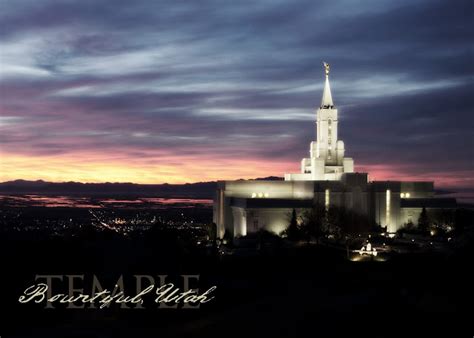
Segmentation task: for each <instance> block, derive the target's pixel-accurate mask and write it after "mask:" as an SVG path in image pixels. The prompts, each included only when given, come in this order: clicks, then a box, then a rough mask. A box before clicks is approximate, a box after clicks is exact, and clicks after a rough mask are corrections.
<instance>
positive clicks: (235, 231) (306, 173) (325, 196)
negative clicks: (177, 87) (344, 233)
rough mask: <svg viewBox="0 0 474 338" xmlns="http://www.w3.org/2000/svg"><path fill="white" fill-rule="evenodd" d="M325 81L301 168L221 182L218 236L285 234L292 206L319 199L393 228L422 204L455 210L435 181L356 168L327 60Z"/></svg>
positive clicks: (308, 204)
mask: <svg viewBox="0 0 474 338" xmlns="http://www.w3.org/2000/svg"><path fill="white" fill-rule="evenodd" d="M324 68H325V75H326V79H325V84H324V90H323V96H322V100H321V105H320V106H319V108H317V110H316V139H315V140H314V141H312V142H311V144H310V150H309V157H307V158H303V159H302V160H301V165H300V169H301V170H300V172H299V173H291V174H285V179H284V180H282V181H262V180H239V181H221V182H219V183H218V187H217V191H216V194H215V198H214V210H213V211H214V215H213V221H214V223H216V225H217V229H218V236H219V237H220V238H222V237H223V236H224V234H225V232H226V231H227V232H229V233H230V234H231V235H232V236H233V237H238V236H246V235H247V234H249V233H252V232H257V231H259V230H260V229H266V230H268V231H271V232H274V233H276V234H280V233H281V232H282V231H283V230H285V229H286V227H287V226H288V224H289V215H290V214H291V212H292V211H293V209H295V210H297V211H298V212H302V211H303V210H304V209H308V208H312V207H313V206H314V205H315V204H320V205H324V206H325V207H326V208H329V207H330V206H337V207H341V208H345V209H349V210H352V211H354V212H356V213H359V214H361V215H364V216H367V217H368V219H370V220H373V221H374V222H375V223H377V224H379V225H380V226H382V227H386V229H387V232H389V233H394V232H396V231H397V230H398V229H400V228H401V227H403V226H404V225H405V224H406V223H408V222H411V223H413V224H415V225H416V224H417V221H418V217H419V215H420V213H421V210H422V209H423V208H426V209H427V210H428V211H430V210H443V209H452V208H455V207H456V200H455V199H449V198H448V199H447V198H435V197H434V183H433V182H432V181H429V182H418V181H417V182H406V181H403V182H401V181H369V179H368V174H367V173H357V172H354V161H353V159H352V158H349V157H345V148H344V142H343V141H342V140H340V139H339V135H338V122H339V121H338V112H337V108H336V107H335V105H334V102H333V99H332V94H331V88H330V83H329V70H330V69H329V65H328V64H327V63H324Z"/></svg>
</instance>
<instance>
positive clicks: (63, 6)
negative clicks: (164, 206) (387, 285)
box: [0, 0, 474, 188]
mask: <svg viewBox="0 0 474 338" xmlns="http://www.w3.org/2000/svg"><path fill="white" fill-rule="evenodd" d="M472 19H473V2H472V1H469V0H466V1H433V0H427V1H413V0H406V1H393V0H373V1H355V0H343V1H334V0H324V1H315V0H297V1H279V0H263V1H262V0H249V1H247V0H244V1H221V0H214V1H209V0H203V1H201V0H200V1H148V0H146V1H112V0H110V1H102V0H82V1H34V0H30V1H28V0H26V1H22V0H20V1H17V0H11V1H5V0H0V79H1V84H0V147H1V149H0V181H8V180H14V179H28V180H36V179H43V180H48V181H55V182H60V181H81V182H105V181H109V182H111V181H114V182H136V183H163V182H168V183H184V182H196V181H209V180H219V179H237V178H255V177H264V176H270V175H274V176H282V175H283V173H284V172H295V171H298V170H299V161H300V159H301V158H303V157H305V156H307V155H308V151H309V143H310V142H311V141H312V140H313V139H314V137H315V128H314V121H315V108H316V107H317V106H318V105H319V103H320V100H321V95H322V86H323V81H324V72H323V68H322V61H327V62H329V63H330V64H331V86H332V94H333V98H334V101H335V105H336V107H337V108H338V109H339V118H340V122H339V138H340V139H342V140H344V142H345V145H346V156H350V157H353V158H354V160H355V169H356V170H357V171H368V172H369V173H370V178H371V179H379V180H380V179H394V180H395V179H415V180H435V181H436V183H437V186H442V187H467V188H474V179H473V177H474V150H473V149H474V141H473V140H474V109H473V108H474V85H473V80H474V66H473V61H472V57H473V49H472V48H473V45H472V42H473V41H474V39H473V38H474V34H473V31H474V29H473V25H472Z"/></svg>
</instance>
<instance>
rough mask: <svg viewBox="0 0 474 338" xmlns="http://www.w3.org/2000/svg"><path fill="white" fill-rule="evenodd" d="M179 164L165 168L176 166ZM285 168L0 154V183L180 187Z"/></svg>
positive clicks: (250, 162)
mask: <svg viewBox="0 0 474 338" xmlns="http://www.w3.org/2000/svg"><path fill="white" fill-rule="evenodd" d="M176 162H178V163H179V164H174V165H173V164H169V163H176ZM288 166H289V164H287V163H275V162H269V161H263V160H261V159H260V160H259V159H232V160H229V159H216V158H212V157H209V158H204V157H199V158H196V157H190V158H183V157H179V158H178V157H176V158H170V157H167V158H165V159H163V160H162V161H161V163H160V160H150V159H149V158H134V159H132V158H124V157H122V156H108V157H105V158H104V157H99V156H97V154H81V155H67V156H65V155H61V156H50V155H49V156H18V155H7V156H5V155H4V154H2V156H1V160H0V181H1V182H6V181H13V180H17V179H23V180H32V181H35V180H40V179H41V180H44V181H48V182H69V181H75V182H82V183H103V182H117V183H125V182H130V183H138V184H161V183H170V184H182V183H195V182H206V181H217V180H234V179H240V178H242V179H251V178H256V177H266V176H282V175H283V172H285V168H287V167H288Z"/></svg>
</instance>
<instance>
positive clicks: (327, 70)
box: [323, 62, 329, 76]
mask: <svg viewBox="0 0 474 338" xmlns="http://www.w3.org/2000/svg"><path fill="white" fill-rule="evenodd" d="M323 65H324V70H325V71H326V76H328V75H329V63H327V62H323Z"/></svg>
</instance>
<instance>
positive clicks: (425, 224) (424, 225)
mask: <svg viewBox="0 0 474 338" xmlns="http://www.w3.org/2000/svg"><path fill="white" fill-rule="evenodd" d="M429 227H430V219H429V217H428V212H427V211H426V208H425V207H423V209H422V210H421V213H420V217H419V218H418V229H419V230H420V231H421V232H423V233H425V232H427V231H428V229H429Z"/></svg>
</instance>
